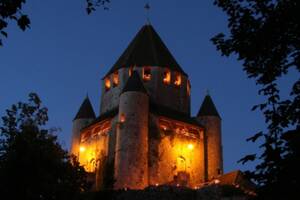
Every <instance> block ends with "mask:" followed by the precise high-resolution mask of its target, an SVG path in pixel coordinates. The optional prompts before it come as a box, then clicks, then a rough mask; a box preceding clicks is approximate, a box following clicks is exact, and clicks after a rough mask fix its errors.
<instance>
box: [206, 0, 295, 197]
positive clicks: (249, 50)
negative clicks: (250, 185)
mask: <svg viewBox="0 0 300 200" xmlns="http://www.w3.org/2000/svg"><path fill="white" fill-rule="evenodd" d="M214 3H215V4H216V5H217V6H218V7H220V8H221V9H222V10H223V11H224V12H225V13H226V14H227V16H228V28H229V33H228V35H225V34H224V33H220V34H218V35H216V36H215V37H213V38H212V42H213V43H214V44H215V45H216V47H217V49H218V50H219V51H220V52H221V53H222V55H223V56H230V55H236V56H237V57H238V60H241V61H242V62H243V70H244V71H245V72H246V73H247V75H248V77H249V78H253V79H255V81H256V84H257V85H258V86H260V90H259V92H258V93H259V95H262V96H264V97H265V101H264V102H262V103H261V104H259V105H255V106H254V107H253V108H252V110H256V109H259V110H261V112H262V113H263V115H264V117H265V122H266V124H267V131H265V132H259V133H257V134H255V135H254V136H253V137H251V138H248V139H247V141H252V142H256V141H257V140H258V139H262V140H261V141H262V142H263V144H262V145H261V146H260V148H262V154H261V155H257V154H251V155H247V156H245V157H244V158H242V159H241V160H240V161H239V162H242V163H245V162H247V161H251V160H255V159H259V160H260V161H261V162H260V164H258V165H257V166H256V169H255V170H254V171H252V172H248V173H249V175H250V177H251V178H252V179H253V180H254V181H255V182H256V183H257V184H258V186H259V190H258V193H259V197H260V198H265V199H271V198H274V199H278V198H280V197H281V196H282V195H284V199H289V197H290V198H291V199H293V198H294V197H293V195H294V194H295V193H296V192H298V191H297V188H299V186H300V184H299V180H300V172H299V169H300V150H299V149H300V131H299V129H300V123H299V122H300V79H299V78H298V80H296V81H295V82H294V83H293V85H292V87H291V88H290V91H289V96H288V97H287V98H285V99H283V97H282V93H280V90H281V89H282V88H281V85H280V83H279V80H280V78H281V77H284V76H289V73H296V74H297V75H299V72H300V24H299V22H300V21H299V18H298V12H299V10H300V2H299V1H297V0H264V1H261V0H240V1H236V0H215V2H214ZM298 77H299V76H298Z"/></svg>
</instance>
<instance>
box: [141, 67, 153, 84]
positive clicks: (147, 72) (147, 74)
mask: <svg viewBox="0 0 300 200" xmlns="http://www.w3.org/2000/svg"><path fill="white" fill-rule="evenodd" d="M143 80H144V81H150V80H151V68H150V67H144V68H143Z"/></svg>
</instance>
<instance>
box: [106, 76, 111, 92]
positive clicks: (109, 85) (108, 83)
mask: <svg viewBox="0 0 300 200" xmlns="http://www.w3.org/2000/svg"><path fill="white" fill-rule="evenodd" d="M104 86H105V90H106V91H107V90H109V89H110V88H111V82H110V78H109V77H106V78H105V79H104Z"/></svg>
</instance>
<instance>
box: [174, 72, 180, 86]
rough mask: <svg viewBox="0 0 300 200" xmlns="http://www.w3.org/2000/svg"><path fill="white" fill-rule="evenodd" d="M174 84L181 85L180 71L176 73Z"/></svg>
mask: <svg viewBox="0 0 300 200" xmlns="http://www.w3.org/2000/svg"><path fill="white" fill-rule="evenodd" d="M174 84H175V85H176V86H180V85H181V75H180V74H179V73H175V81H174Z"/></svg>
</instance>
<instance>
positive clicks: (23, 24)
mask: <svg viewBox="0 0 300 200" xmlns="http://www.w3.org/2000/svg"><path fill="white" fill-rule="evenodd" d="M29 24H30V20H29V18H28V17H27V15H22V16H21V17H20V18H19V19H18V25H19V27H20V28H21V29H22V30H23V31H25V29H26V28H29Z"/></svg>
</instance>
